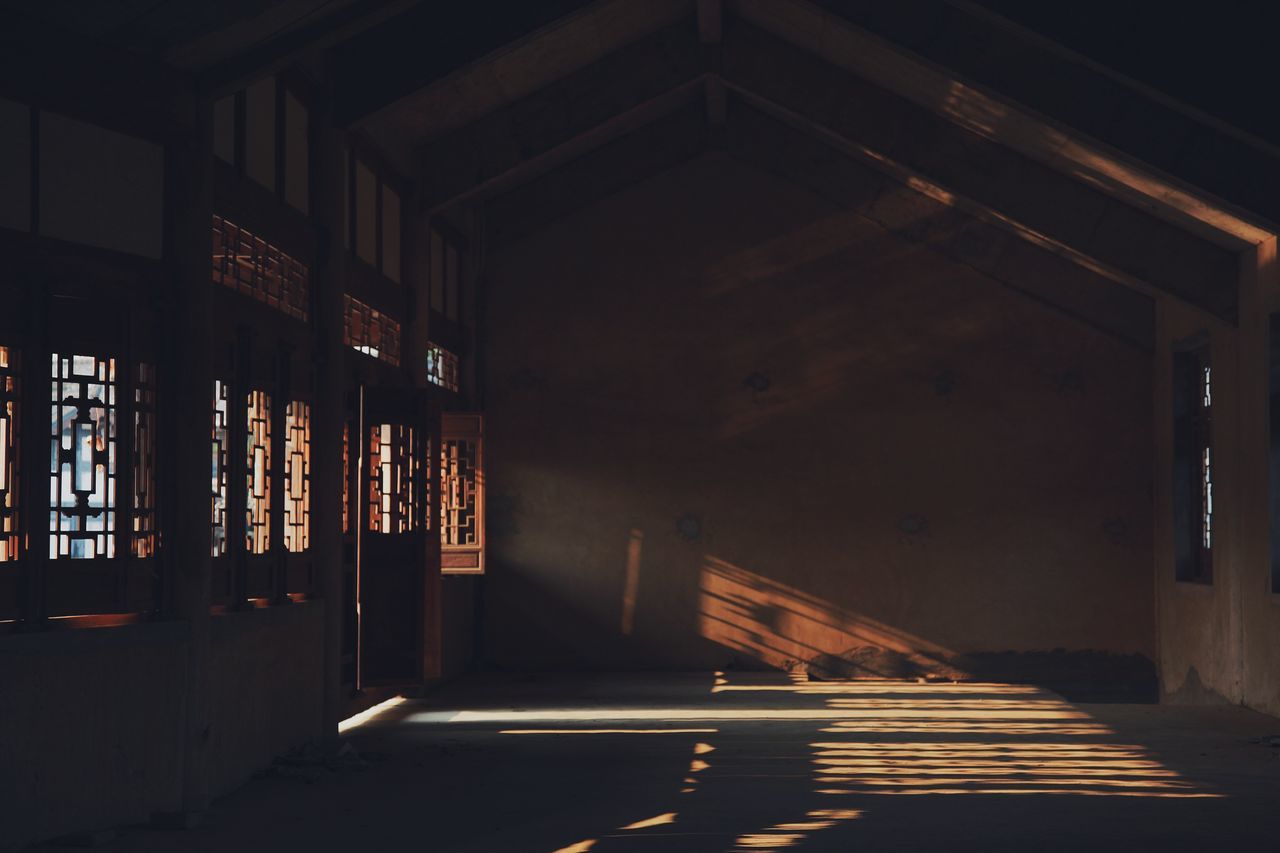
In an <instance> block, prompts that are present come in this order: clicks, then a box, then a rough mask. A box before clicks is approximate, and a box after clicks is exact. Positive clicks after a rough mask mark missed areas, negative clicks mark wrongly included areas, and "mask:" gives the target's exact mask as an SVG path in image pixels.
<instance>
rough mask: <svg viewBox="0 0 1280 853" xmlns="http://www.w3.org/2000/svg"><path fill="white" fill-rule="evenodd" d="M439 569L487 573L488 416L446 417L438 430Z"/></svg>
mask: <svg viewBox="0 0 1280 853" xmlns="http://www.w3.org/2000/svg"><path fill="white" fill-rule="evenodd" d="M439 463H440V570H441V572H443V573H444V574H483V573H484V570H485V478H484V417H483V416H482V415H480V414H479V413H476V412H445V413H444V414H443V415H441V429H440V456H439Z"/></svg>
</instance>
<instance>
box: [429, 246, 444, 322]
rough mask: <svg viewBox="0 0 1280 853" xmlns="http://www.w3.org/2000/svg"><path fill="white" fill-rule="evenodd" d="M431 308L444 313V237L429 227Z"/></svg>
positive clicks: (438, 312)
mask: <svg viewBox="0 0 1280 853" xmlns="http://www.w3.org/2000/svg"><path fill="white" fill-rule="evenodd" d="M431 310H432V311H435V312H436V313H437V314H443V313H444V237H443V236H441V234H440V232H439V231H437V230H436V229H434V228H432V229H431Z"/></svg>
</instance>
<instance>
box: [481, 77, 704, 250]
mask: <svg viewBox="0 0 1280 853" xmlns="http://www.w3.org/2000/svg"><path fill="white" fill-rule="evenodd" d="M705 127H706V119H705V117H704V116H703V114H702V107H701V105H700V104H699V103H698V102H697V99H696V98H693V99H691V100H690V101H689V102H688V103H687V104H686V105H685V106H684V107H683V108H680V109H677V110H675V111H674V112H671V113H669V114H667V115H665V116H662V117H661V118H658V119H657V120H655V121H653V122H652V123H650V124H648V125H646V126H644V127H641V128H639V129H637V130H636V131H634V132H632V133H630V134H627V135H625V136H621V137H618V138H616V139H612V140H610V141H608V142H606V143H605V144H603V145H600V146H598V147H596V148H594V149H593V150H591V151H589V152H586V153H585V154H583V155H582V156H580V157H577V158H575V159H573V160H572V161H571V162H566V163H564V164H562V165H561V166H560V167H559V168H557V169H554V170H552V171H549V172H546V173H544V174H541V175H538V176H536V177H535V178H533V179H532V180H529V181H527V182H524V183H522V184H521V185H520V186H518V187H512V188H511V189H510V191H508V192H506V193H504V194H502V195H499V196H496V197H494V198H492V199H489V200H487V201H486V202H485V206H484V221H485V239H486V244H487V245H489V246H491V247H499V246H502V245H507V244H510V243H512V242H515V241H517V240H519V239H521V238H523V237H527V236H528V235H530V234H532V233H535V232H536V231H537V230H539V229H541V228H545V227H546V226H547V225H548V224H549V223H552V222H555V221H556V220H558V219H561V218H563V217H565V216H567V215H569V214H571V213H572V212H574V211H575V210H579V209H581V208H583V207H585V206H587V205H589V204H592V203H594V202H597V201H599V200H601V199H603V198H606V197H608V196H610V195H613V194H614V193H617V192H620V191H622V190H623V189H625V188H626V187H628V186H631V185H633V184H635V183H637V182H639V181H642V180H644V179H646V178H649V177H652V176H653V175H655V174H658V173H660V172H663V171H665V170H667V169H670V168H672V167H674V166H677V165H679V164H680V163H683V162H686V161H688V160H689V159H691V158H693V157H696V156H697V155H699V154H700V153H702V152H703V151H705V150H706V146H705V144H704V141H703V138H702V137H703V133H704V130H705Z"/></svg>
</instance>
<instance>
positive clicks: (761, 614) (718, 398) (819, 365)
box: [483, 154, 1155, 683]
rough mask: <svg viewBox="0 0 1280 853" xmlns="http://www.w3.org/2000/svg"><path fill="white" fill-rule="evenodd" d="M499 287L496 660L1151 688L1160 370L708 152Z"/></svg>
mask: <svg viewBox="0 0 1280 853" xmlns="http://www.w3.org/2000/svg"><path fill="white" fill-rule="evenodd" d="M487 282H488V287H489V290H488V296H487V300H486V302H487V305H488V310H487V314H486V316H485V334H486V341H487V348H488V349H487V364H486V370H487V372H486V383H485V387H486V413H487V424H488V437H487V447H486V460H487V471H486V476H487V478H488V480H487V482H488V488H489V492H488V495H489V497H488V502H489V513H488V521H489V528H488V533H489V547H490V552H489V564H490V571H489V574H488V576H487V577H486V579H485V582H486V591H485V629H484V632H483V633H484V637H485V648H484V659H485V660H486V662H488V663H489V664H491V665H495V666H499V667H513V668H619V667H631V668H703V667H707V668H718V667H724V666H762V665H763V666H774V667H785V666H796V665H802V666H807V667H809V668H810V669H815V668H816V669H818V670H819V671H822V672H828V673H834V674H845V675H848V674H852V675H877V674H880V675H911V674H966V673H968V674H976V675H992V676H997V677H1012V678H1028V679H1034V678H1036V677H1037V676H1041V677H1045V678H1048V679H1049V680H1050V681H1052V680H1053V679H1068V680H1076V681H1093V682H1095V683H1101V682H1104V681H1107V680H1108V679H1111V680H1115V679H1117V678H1118V679H1120V680H1137V681H1141V680H1142V679H1143V678H1144V674H1145V673H1148V672H1149V671H1150V669H1151V665H1150V661H1151V660H1152V659H1153V658H1154V649H1155V640H1154V616H1153V608H1152V593H1151V560H1152V551H1151V548H1152V541H1151V535H1150V532H1151V523H1152V519H1151V506H1152V502H1151V476H1152V471H1151V466H1152V460H1153V458H1154V454H1153V450H1152V446H1151V440H1152V439H1151V433H1150V424H1151V419H1152V418H1151V405H1152V397H1153V395H1152V391H1151V355H1150V353H1149V352H1146V351H1144V350H1143V349H1141V348H1140V347H1137V346H1134V345H1131V344H1127V343H1123V342H1120V341H1119V340H1117V339H1115V338H1112V337H1109V336H1107V335H1106V334H1104V333H1102V332H1099V331H1097V330H1095V329H1094V328H1092V327H1090V326H1088V325H1085V324H1083V323H1082V322H1080V321H1078V320H1076V319H1073V318H1071V317H1068V316H1066V315H1064V314H1062V313H1060V312H1058V311H1056V310H1054V309H1051V308H1049V307H1047V306H1045V305H1043V304H1041V303H1039V302H1036V301H1034V300H1031V299H1028V298H1027V297H1025V296H1023V295H1019V294H1018V293H1015V292H1013V291H1012V290H1010V289H1009V288H1007V287H1004V286H1002V285H1000V284H998V283H996V282H993V281H992V280H991V279H989V278H987V277H986V276H984V275H982V274H981V273H978V272H976V271H975V270H973V269H972V268H970V267H968V266H966V265H964V264H960V263H957V262H955V261H952V260H949V259H947V258H945V257H943V256H941V255H939V254H937V253H936V252H934V251H932V250H931V249H929V248H928V247H927V246H922V245H919V244H912V243H908V242H906V241H904V240H902V239H900V238H899V237H896V236H894V235H893V234H891V233H889V232H888V231H886V230H884V228H882V227H881V226H879V225H877V224H875V223H873V222H871V221H869V220H867V219H865V218H863V217H861V216H859V215H858V214H856V213H854V212H852V211H849V210H846V209H841V208H837V207H835V206H834V205H832V204H831V203H829V202H827V201H825V200H823V199H822V198H820V197H818V196H817V195H815V194H814V193H813V192H811V191H810V190H808V189H803V188H801V187H799V186H797V185H794V184H791V183H789V182H787V181H784V180H781V179H779V178H776V177H773V176H771V175H768V174H765V173H762V172H760V171H757V170H755V169H754V168H751V167H749V166H747V165H746V164H744V163H742V162H740V161H738V160H735V159H734V158H733V157H731V156H728V155H725V154H711V155H708V156H704V157H702V158H699V159H697V160H694V161H691V162H690V163H688V164H685V165H683V166H681V167H678V168H676V169H673V170H671V171H668V172H665V173H663V174H661V175H659V176H657V177H655V178H652V179H649V180H647V181H645V182H643V183H640V184H637V185H635V186H633V187H631V188H629V189H626V190H624V191H622V192H620V193H618V194H616V195H614V196H611V197H609V198H607V199H605V200H604V201H602V202H599V203H597V204H595V205H593V206H591V207H589V208H587V209H585V210H582V211H580V212H578V213H575V214H572V215H570V216H568V217H566V218H564V219H562V220H560V221H558V222H555V223H553V224H550V225H549V226H547V227H545V228H544V229H542V230H540V231H538V232H536V233H534V234H533V235H531V236H529V237H527V238H525V239H523V240H521V241H519V242H517V243H514V244H511V245H508V246H505V247H503V248H501V250H500V251H498V252H497V253H496V255H495V256H494V257H493V259H492V260H491V263H490V266H489V268H488V274H487Z"/></svg>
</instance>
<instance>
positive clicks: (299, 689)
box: [209, 600, 325, 796]
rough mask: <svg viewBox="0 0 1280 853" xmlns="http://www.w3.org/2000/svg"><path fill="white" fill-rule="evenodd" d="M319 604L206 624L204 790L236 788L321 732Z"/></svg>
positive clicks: (238, 615)
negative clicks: (207, 778)
mask: <svg viewBox="0 0 1280 853" xmlns="http://www.w3.org/2000/svg"><path fill="white" fill-rule="evenodd" d="M324 607H325V602H324V601H323V600H315V601H308V602H304V603H301V604H294V605H291V606H288V607H271V608H266V609H264V610H250V611H246V612H240V613H228V614H226V615H223V616H218V617H215V618H214V620H213V622H212V639H211V642H212V652H211V655H210V665H211V671H210V675H209V683H210V690H209V695H210V696H211V701H212V703H213V704H212V707H211V708H210V728H209V738H210V741H211V748H210V750H209V755H210V756H211V758H210V790H211V791H212V792H213V794H214V796H218V795H220V794H224V793H226V792H227V791H230V790H232V789H234V788H236V787H238V786H240V785H242V784H243V783H244V782H245V781H246V780H247V779H248V778H249V777H250V776H251V775H252V774H253V773H254V772H255V771H257V770H260V769H262V768H263V767H265V766H267V765H269V764H270V763H271V760H272V759H273V758H274V757H275V756H277V755H280V754H282V753H284V752H287V751H288V750H290V749H292V748H294V747H297V746H300V745H301V744H303V743H306V742H307V741H309V740H319V739H320V737H321V735H322V722H321V710H322V708H321V705H322V699H323V695H324V657H323V655H322V654H321V649H323V648H324Z"/></svg>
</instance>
